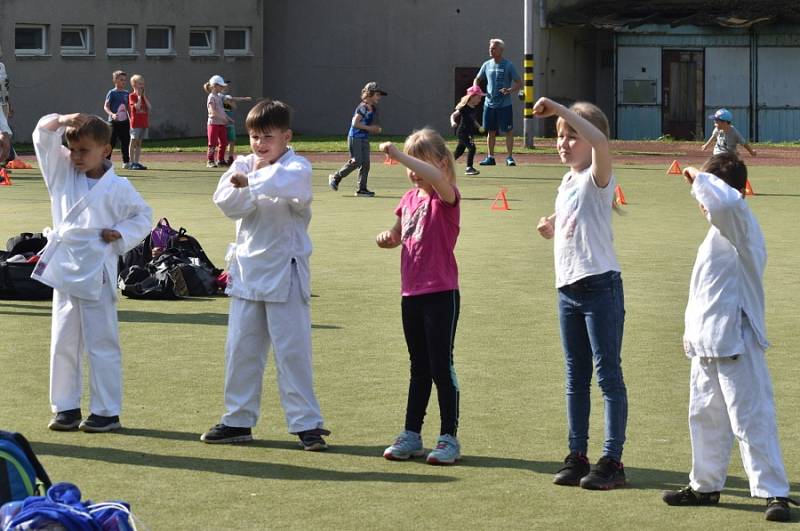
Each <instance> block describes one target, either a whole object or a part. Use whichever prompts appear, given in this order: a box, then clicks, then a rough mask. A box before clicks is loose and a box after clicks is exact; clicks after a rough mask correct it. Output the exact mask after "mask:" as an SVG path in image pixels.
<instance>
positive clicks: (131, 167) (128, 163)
mask: <svg viewBox="0 0 800 531" xmlns="http://www.w3.org/2000/svg"><path fill="white" fill-rule="evenodd" d="M122 167H123V168H125V169H126V170H132V169H134V168H133V166H132V165H131V163H130V162H126V163H125V164H123V165H122Z"/></svg>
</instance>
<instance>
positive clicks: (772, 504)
mask: <svg viewBox="0 0 800 531" xmlns="http://www.w3.org/2000/svg"><path fill="white" fill-rule="evenodd" d="M790 503H791V504H793V505H795V506H796V505H797V502H796V501H794V500H793V499H791V498H781V497H774V498H767V511H766V512H765V513H764V517H765V518H766V519H767V520H769V521H770V522H788V521H790V520H791V519H792V514H791V511H790V510H789V504H790Z"/></svg>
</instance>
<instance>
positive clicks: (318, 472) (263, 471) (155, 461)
mask: <svg viewBox="0 0 800 531" xmlns="http://www.w3.org/2000/svg"><path fill="white" fill-rule="evenodd" d="M125 431H128V432H130V431H133V430H125ZM153 431H154V430H153ZM119 433H120V434H123V433H124V431H121V432H119ZM168 433H171V432H168ZM184 435H192V436H193V440H195V441H197V444H198V445H200V444H202V443H201V442H200V441H198V440H197V438H196V437H197V436H196V435H194V434H184ZM266 442H269V441H266ZM32 445H33V447H34V448H35V449H36V453H37V454H39V455H52V456H58V457H70V458H75V459H83V460H87V461H103V462H106V463H114V464H120V465H132V466H144V467H156V468H168V469H180V470H194V471H197V472H212V473H215V474H225V475H231V476H241V477H253V478H262V479H279V480H304V481H308V480H315V481H376V482H390V483H449V482H451V481H456V478H454V477H449V476H431V475H422V474H398V473H390V472H366V471H365V472H345V471H341V470H331V469H325V468H315V467H307V466H298V465H287V464H283V463H264V462H259V461H243V460H237V459H217V458H208V457H194V456H183V455H162V454H153V453H144V452H134V451H130V450H120V449H118V448H104V447H99V448H98V447H85V446H79V445H73V444H60V443H48V442H32ZM281 447H283V445H281ZM297 451H298V452H300V451H301V450H299V449H297Z"/></svg>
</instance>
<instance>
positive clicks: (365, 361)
mask: <svg viewBox="0 0 800 531" xmlns="http://www.w3.org/2000/svg"><path fill="white" fill-rule="evenodd" d="M554 162H555V161H554ZM201 164H202V162H198V163H196V164H194V163H193V164H184V165H177V164H167V163H164V164H157V163H156V164H148V166H150V170H148V171H139V172H123V173H124V174H128V175H129V176H130V177H131V179H132V181H133V183H134V184H135V186H136V187H137V188H138V189H139V191H140V192H141V193H142V195H143V196H144V197H145V199H146V200H147V201H148V202H149V203H150V204H151V205H152V207H153V210H154V213H155V215H156V217H160V216H167V217H168V218H169V219H170V221H171V222H172V223H173V225H174V226H184V227H186V228H187V229H188V231H189V233H190V234H192V235H194V236H195V237H197V238H198V240H199V241H200V242H201V243H202V244H203V246H204V247H205V250H206V252H207V253H208V255H209V257H210V258H211V259H212V260H213V261H214V262H215V263H217V265H219V266H222V265H223V256H224V253H225V248H226V245H227V243H228V242H229V241H230V240H231V238H232V237H233V234H234V224H233V222H232V221H230V220H228V219H226V218H224V217H223V216H222V214H221V213H220V212H219V211H218V210H217V209H216V207H214V205H213V204H212V202H211V194H212V192H213V190H214V188H215V186H216V182H217V180H218V178H219V175H220V172H219V170H215V169H205V168H204V167H202V166H201ZM338 166H339V164H338V163H318V164H316V165H315V168H314V193H315V199H314V205H313V212H314V217H313V220H312V223H311V228H310V231H311V236H312V240H313V243H314V254H313V256H312V263H311V272H312V286H313V294H314V298H313V299H312V311H313V341H314V356H315V358H314V364H315V371H316V373H315V378H316V390H317V393H318V397H319V400H320V403H321V406H322V410H323V414H324V416H325V418H326V427H327V428H329V429H330V430H331V431H332V432H333V434H332V435H331V436H330V437H329V438H328V441H329V443H330V445H331V448H330V450H329V451H328V452H322V453H310V452H303V451H301V450H300V449H299V447H298V446H297V443H296V439H295V438H294V437H293V436H290V435H288V434H287V433H286V425H285V421H284V418H283V413H282V411H281V409H280V407H279V405H278V402H277V391H276V386H275V373H274V366H273V364H272V362H271V360H270V362H269V364H268V369H267V372H266V376H265V384H264V399H263V403H262V413H263V415H262V418H261V420H260V422H259V424H258V426H256V428H255V429H254V436H255V438H256V441H255V442H253V443H252V444H246V445H237V446H228V445H217V446H212V445H206V444H203V443H201V442H199V440H198V439H199V435H200V434H201V433H202V432H203V431H204V430H205V429H207V428H209V427H210V426H211V425H213V424H215V423H216V422H218V421H219V416H220V414H221V413H222V412H223V411H222V381H223V365H224V360H223V347H224V341H225V333H226V323H227V308H228V301H227V300H226V299H225V298H224V297H209V298H199V299H190V300H184V301H177V302H167V301H135V300H129V299H125V298H122V299H121V300H120V304H119V319H120V329H121V339H122V347H123V362H124V382H125V401H124V410H123V413H122V417H121V418H122V422H123V425H124V426H125V428H124V429H123V430H121V431H119V432H117V433H113V434H99V435H89V434H84V433H79V432H74V433H56V432H51V431H48V430H47V427H46V426H47V422H48V420H49V418H50V411H49V401H48V392H47V389H48V367H49V359H48V349H49V335H50V304H49V303H48V302H24V301H8V300H0V319H2V330H3V332H2V336H1V337H2V342H0V404H1V405H0V428H2V429H6V430H14V431H19V432H22V433H23V434H25V435H26V436H27V437H28V438H29V439H30V440H31V441H32V443H33V447H34V449H35V450H36V451H37V452H38V454H39V456H40V458H41V460H42V462H43V463H44V465H45V467H46V468H47V470H48V471H49V473H50V475H51V477H52V478H53V479H54V480H57V481H72V482H74V483H76V484H77V485H79V486H80V488H81V490H82V491H83V494H84V497H86V498H91V499H93V500H96V501H99V500H108V499H122V500H126V501H128V502H130V503H131V505H132V508H133V510H134V512H135V514H137V515H138V517H139V518H140V519H141V520H142V521H143V522H144V523H145V524H147V526H148V527H149V528H150V529H154V530H155V529H282V528H292V529H321V528H330V529H411V528H423V529H424V528H429V529H503V528H511V529H529V528H539V529H654V528H659V529H699V528H704V529H736V528H741V529H752V528H754V527H755V526H759V525H761V524H762V522H763V508H764V503H763V501H761V500H754V499H751V498H750V497H749V489H748V486H747V481H746V479H745V476H744V472H743V470H742V467H741V463H740V462H739V458H738V455H737V452H735V451H734V457H733V459H732V464H731V469H730V477H729V480H728V486H727V489H726V491H725V492H724V494H723V498H722V503H721V505H720V506H719V507H716V508H672V507H667V506H666V505H664V504H663V503H662V502H661V500H660V491H661V490H662V489H667V488H677V487H681V486H683V485H685V484H686V483H687V481H688V471H689V465H690V456H691V448H690V444H689V435H688V429H687V421H686V417H687V401H688V374H689V364H688V362H687V360H686V359H685V357H684V355H683V352H682V348H681V334H682V330H683V310H684V306H685V303H686V297H687V293H688V283H689V275H690V272H691V267H692V263H693V261H694V257H695V254H696V251H697V247H698V245H699V244H700V242H701V240H702V238H703V237H704V235H705V232H706V230H707V223H706V221H705V220H704V219H703V218H702V217H701V215H700V213H699V211H698V209H697V206H696V203H695V202H694V201H693V199H692V198H691V197H690V195H689V190H688V187H687V186H686V185H685V184H684V183H683V182H682V181H681V180H680V178H679V177H675V176H666V175H664V170H665V169H664V168H662V167H646V166H635V165H628V166H625V167H622V168H620V169H619V170H618V172H617V176H618V181H619V183H620V184H621V185H622V187H623V189H624V193H625V196H626V199H627V201H628V205H627V206H625V207H624V212H625V214H624V215H620V216H616V215H615V216H614V230H615V237H616V240H615V241H616V249H617V252H618V255H619V259H620V262H621V265H622V270H623V280H624V285H625V299H626V301H625V302H626V310H627V315H626V323H625V340H624V347H623V367H624V371H625V379H626V383H627V386H628V397H629V408H630V417H629V421H628V441H627V444H626V447H625V455H624V462H625V465H626V470H627V475H628V479H629V482H630V484H629V486H628V487H627V488H624V489H619V490H616V491H612V492H590V491H585V490H581V489H577V488H568V487H557V486H555V485H553V484H552V483H551V480H552V475H553V473H554V472H555V471H556V470H557V469H558V468H559V466H560V462H561V460H562V459H563V458H564V456H565V455H566V453H567V447H566V420H565V414H564V409H565V407H564V398H563V385H564V382H563V363H562V353H561V347H560V340H559V336H558V319H557V315H556V302H555V301H556V297H555V289H554V286H553V283H554V280H553V277H554V275H553V256H552V242H550V241H546V240H543V239H542V238H540V237H539V236H538V234H537V232H536V223H537V220H538V219H539V217H540V216H543V215H547V214H550V213H551V212H552V208H553V201H554V198H555V193H556V188H557V186H558V184H559V181H560V178H561V175H562V174H563V168H562V167H561V166H558V165H555V164H554V165H536V166H533V165H524V164H523V165H520V166H518V167H516V168H506V167H501V166H497V167H494V168H481V171H482V174H481V175H480V176H478V177H459V182H458V185H459V187H460V190H461V193H462V207H461V236H460V238H459V242H458V246H457V258H458V262H459V269H460V281H461V295H462V299H461V301H462V306H461V318H460V321H459V323H458V332H457V336H456V349H455V363H456V371H457V374H458V379H459V382H460V385H461V391H462V394H461V419H460V428H459V437H460V439H461V442H462V452H463V454H464V458H463V461H462V462H461V464H459V465H458V466H454V467H431V466H428V465H426V464H424V462H423V461H420V460H416V461H413V462H405V463H398V462H390V461H386V460H384V459H383V458H382V457H381V452H382V450H383V448H384V447H385V446H386V445H388V444H389V443H391V442H392V440H393V438H394V437H395V436H396V435H397V433H398V432H399V431H400V430H401V429H402V426H403V414H404V408H405V399H406V396H405V393H406V386H407V375H408V355H407V352H406V348H405V342H404V339H403V334H402V328H401V324H400V312H399V309H400V297H399V251H398V250H397V249H394V250H384V249H379V248H378V247H377V246H376V245H375V243H374V237H375V235H376V234H377V233H378V232H379V231H381V230H384V229H386V228H389V227H390V226H391V225H392V224H393V221H394V213H393V212H394V208H395V206H396V204H397V202H398V200H399V198H400V196H401V195H402V194H403V192H404V191H405V190H406V189H408V187H409V184H408V181H407V178H406V177H405V172H404V170H403V169H402V167H400V166H384V165H379V164H376V165H374V166H373V171H372V173H371V176H370V180H369V186H370V188H371V189H373V190H375V191H376V192H377V197H375V198H374V199H365V198H355V197H352V190H353V188H354V186H355V181H354V177H355V175H352V176H350V177H348V178H347V179H346V180H345V181H343V183H342V184H341V185H340V191H339V192H338V193H336V192H332V191H331V190H329V189H328V187H327V179H326V176H327V174H328V173H330V172H331V171H333V170H334V169H336V168H338ZM459 168H461V169H463V165H459ZM796 172H797V170H796V168H766V167H764V168H761V167H754V168H751V183H752V184H753V187H754V189H755V190H756V192H757V193H758V194H759V195H757V196H756V197H754V198H751V199H749V201H750V204H751V207H752V208H753V210H754V211H755V213H756V215H757V216H758V218H759V219H760V221H761V224H762V227H763V230H764V233H765V235H766V240H767V248H768V252H769V265H768V268H767V273H766V282H765V285H766V295H767V326H768V333H769V338H770V340H771V342H772V348H771V349H770V350H769V351H768V360H769V364H770V368H771V371H772V374H773V379H774V387H775V392H776V399H777V408H778V418H779V430H780V435H781V442H782V444H783V451H784V457H785V462H786V466H787V471H788V474H789V477H790V480H792V479H793V480H795V481H796V480H798V478H800V465H798V459H796V454H797V447H796V441H797V440H798V435H800V434H799V433H798V432H800V412H798V410H797V408H796V407H794V404H795V399H796V389H797V381H798V377H799V376H800V366H799V365H798V364H797V362H796V360H797V356H796V353H797V351H798V339H797V337H798V336H797V302H796V301H797V298H798V283H797V280H796V279H797V256H798V255H797V249H798V244H800V241H798V240H800V236H798V231H797V223H796V216H797V212H798V205H800V191H798V180H797V175H796ZM13 177H14V185H13V186H12V187H4V188H0V212H2V220H3V221H2V229H3V230H2V231H1V232H0V238H5V237H10V236H12V235H14V234H17V233H19V232H23V231H38V230H40V229H41V228H42V227H43V226H45V225H48V224H49V223H50V214H49V202H48V197H47V193H46V191H45V189H44V186H43V184H42V181H41V178H40V177H38V175H37V173H36V171H35V170H19V171H14V172H13ZM501 187H506V188H507V197H508V200H509V205H510V208H511V210H509V211H498V210H491V209H490V205H491V204H492V200H493V199H494V198H495V195H496V194H497V193H498V191H499V189H500V188H501ZM85 380H86V379H85ZM593 385H594V384H593ZM434 397H435V393H434ZM87 407H88V400H87V397H86V396H84V411H86V409H87ZM438 424H439V422H438V409H437V407H436V403H435V399H433V400H432V402H431V405H430V407H429V412H428V423H427V424H426V426H425V429H424V433H423V436H424V440H425V443H426V447H431V445H432V444H433V443H434V442H435V436H436V434H437V433H438ZM602 427H603V421H602V400H601V398H600V396H599V391H598V390H597V388H596V385H595V386H594V389H593V412H592V424H591V433H590V435H591V440H590V458H591V459H593V460H594V459H596V458H598V457H599V456H600V454H599V451H600V448H601V445H602V439H603V435H602ZM792 485H793V489H794V490H795V492H796V491H797V488H798V486H797V483H793V484H792Z"/></svg>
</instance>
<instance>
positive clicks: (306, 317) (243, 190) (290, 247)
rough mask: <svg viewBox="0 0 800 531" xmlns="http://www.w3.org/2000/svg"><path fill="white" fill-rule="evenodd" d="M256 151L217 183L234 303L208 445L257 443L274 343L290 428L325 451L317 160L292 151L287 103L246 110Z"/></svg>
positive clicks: (302, 440)
mask: <svg viewBox="0 0 800 531" xmlns="http://www.w3.org/2000/svg"><path fill="white" fill-rule="evenodd" d="M245 125H246V126H247V131H248V132H249V134H250V147H251V149H252V153H251V154H250V155H247V156H246V157H244V156H243V157H239V158H237V159H236V160H235V161H234V163H233V166H232V167H231V168H230V169H229V170H228V171H227V172H225V174H224V175H223V176H222V178H221V179H220V180H219V184H218V185H217V190H216V192H214V203H215V204H216V205H217V206H218V207H219V209H220V210H222V212H223V214H225V215H226V216H227V217H229V218H230V219H232V220H234V221H235V222H236V242H235V243H233V244H231V245H230V249H229V251H228V253H229V254H228V275H229V276H228V287H227V289H226V290H225V293H227V294H228V295H230V298H231V307H230V315H229V317H228V338H227V342H226V345H225V410H226V411H225V414H224V415H223V416H222V419H221V421H220V423H219V424H217V425H216V426H214V427H212V428H211V429H210V430H208V431H207V432H206V433H204V434H203V436H202V437H201V440H202V441H204V442H206V443H236V442H247V441H251V440H253V436H252V428H253V426H255V425H256V422H257V421H258V417H259V413H260V408H261V385H262V381H263V378H264V366H265V364H266V361H267V350H268V349H269V347H270V345H272V350H273V352H274V354H275V366H276V368H277V373H278V391H279V394H280V400H281V405H282V406H283V410H284V413H285V416H286V423H287V424H288V426H289V432H290V433H292V434H295V435H297V436H298V437H299V438H300V444H301V446H302V447H303V448H304V449H305V450H311V451H315V450H324V449H325V448H327V447H328V446H327V444H326V443H325V440H324V439H323V438H322V436H323V435H329V434H330V432H329V431H328V430H325V429H323V428H322V425H323V420H322V415H321V414H320V409H319V404H318V403H317V397H316V396H315V395H314V377H313V371H312V364H311V310H310V307H309V303H310V297H311V286H310V278H309V256H310V255H311V239H310V238H309V236H308V224H309V222H310V221H311V164H309V162H308V161H307V160H306V159H304V158H303V157H300V156H298V155H296V154H295V152H294V151H293V150H292V149H291V148H289V142H290V141H291V139H292V130H291V118H290V109H289V106H288V105H286V104H285V103H282V102H279V101H270V100H264V101H260V102H259V103H257V104H256V105H255V106H254V107H253V108H252V109H251V110H250V112H249V113H248V114H247V120H246V122H245Z"/></svg>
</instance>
